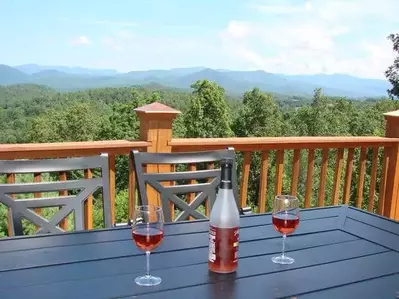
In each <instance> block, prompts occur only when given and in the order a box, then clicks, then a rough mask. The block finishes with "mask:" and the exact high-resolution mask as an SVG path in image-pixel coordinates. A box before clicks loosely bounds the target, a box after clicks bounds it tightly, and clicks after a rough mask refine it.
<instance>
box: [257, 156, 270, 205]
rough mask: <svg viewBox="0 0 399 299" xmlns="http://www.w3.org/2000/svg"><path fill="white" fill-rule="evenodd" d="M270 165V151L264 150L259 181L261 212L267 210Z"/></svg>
mask: <svg viewBox="0 0 399 299" xmlns="http://www.w3.org/2000/svg"><path fill="white" fill-rule="evenodd" d="M268 166H269V152H268V151H264V152H262V165H261V169H260V178H259V179H260V181H259V200H258V202H259V212H260V213H264V212H265V211H266V198H267V170H268Z"/></svg>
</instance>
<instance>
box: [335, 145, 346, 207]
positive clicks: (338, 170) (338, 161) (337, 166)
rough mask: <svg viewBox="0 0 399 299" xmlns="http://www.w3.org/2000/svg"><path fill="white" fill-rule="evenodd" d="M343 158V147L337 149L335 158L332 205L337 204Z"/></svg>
mask: <svg viewBox="0 0 399 299" xmlns="http://www.w3.org/2000/svg"><path fill="white" fill-rule="evenodd" d="M343 158H344V149H343V148H340V149H338V151H337V159H336V160H335V172H334V187H333V205H338V202H339V187H340V186H341V173H342V164H343Z"/></svg>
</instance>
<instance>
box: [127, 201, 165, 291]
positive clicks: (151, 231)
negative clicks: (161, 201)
mask: <svg viewBox="0 0 399 299" xmlns="http://www.w3.org/2000/svg"><path fill="white" fill-rule="evenodd" d="M132 238H133V240H134V242H135V243H136V245H137V247H138V248H139V249H141V250H143V251H145V255H146V261H147V272H146V274H145V275H143V276H139V277H136V279H135V280H134V281H135V282H136V283H137V284H138V285H140V286H155V285H158V284H160V283H161V281H162V279H161V278H160V277H157V276H152V275H150V253H151V251H152V250H154V249H155V248H157V247H158V246H159V245H160V244H161V242H162V239H163V212H162V208H161V207H158V206H151V205H143V206H138V207H137V208H136V209H135V211H134V216H133V223H132Z"/></svg>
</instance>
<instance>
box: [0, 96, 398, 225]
mask: <svg viewBox="0 0 399 299" xmlns="http://www.w3.org/2000/svg"><path fill="white" fill-rule="evenodd" d="M136 112H137V115H138V117H139V120H140V140H139V141H125V140H112V141H92V142H65V143H40V144H2V145H0V159H27V158H50V157H71V156H89V155H95V154H101V153H107V154H108V155H109V171H110V187H111V188H110V190H111V191H110V193H111V199H112V201H113V202H112V221H114V219H115V212H114V204H115V203H114V199H115V157H116V156H117V155H127V154H128V153H129V152H130V151H131V150H132V149H138V150H141V151H148V152H186V151H203V150H212V149H224V148H226V147H234V148H235V150H236V151H237V152H238V155H239V156H238V158H239V161H240V163H239V165H240V167H239V172H240V200H241V204H242V205H243V206H247V205H248V204H249V202H248V194H249V192H252V195H253V193H254V190H251V189H250V190H249V184H250V183H252V186H258V187H257V188H258V190H255V191H256V192H255V193H257V194H258V197H257V198H256V200H255V202H252V204H254V205H255V206H257V211H259V212H265V211H267V210H268V207H269V208H270V202H268V199H270V198H273V196H274V195H276V194H282V193H291V194H296V195H297V196H299V197H301V198H302V199H303V205H304V207H306V208H308V207H312V206H324V205H337V204H340V203H343V204H354V205H355V206H357V207H360V208H364V209H367V210H369V211H371V212H376V213H378V214H381V215H384V216H387V217H390V218H392V219H397V220H399V202H398V197H399V194H398V192H399V189H398V186H399V159H398V154H399V138H398V137H399V113H398V112H392V113H387V114H386V115H385V118H386V124H387V126H386V136H385V137H353V136H346V137H259V138H255V137H242V138H178V139H176V138H172V135H173V134H172V133H173V132H172V124H173V120H174V118H175V117H176V115H177V114H179V113H180V112H179V111H177V110H174V109H172V108H169V107H167V106H164V105H162V104H159V103H153V104H150V105H146V106H143V107H140V108H137V109H136ZM190 167H191V168H192V167H193V166H192V165H191V166H190ZM169 169H170V168H169V167H165V166H157V167H151V168H150V167H148V169H147V171H151V172H163V171H166V170H169ZM253 171H256V173H257V172H259V176H258V177H256V180H258V183H257V184H254V179H253V178H252V179H251V178H250V174H253ZM0 172H1V170H0ZM354 173H355V174H356V177H354V175H353V174H354ZM91 175H92V173H91V171H90V170H86V171H85V172H84V176H85V177H90V176H91ZM317 175H318V176H319V178H317ZM284 177H285V178H286V179H285V180H284ZM331 177H332V178H333V179H332V180H331V179H330V180H329V181H328V178H331ZM59 178H60V180H65V179H66V174H65V173H61V174H59ZM366 178H367V180H366ZM34 180H35V181H37V182H40V181H41V174H39V173H37V174H34ZM315 180H316V181H317V185H315ZM128 181H129V203H128V207H129V212H128V213H129V215H131V211H132V209H133V207H134V204H135V191H134V190H135V178H134V171H133V166H132V165H131V163H130V165H129V178H128ZM287 181H289V182H290V185H289V186H288V185H287V183H285V182H287ZM7 182H8V183H14V182H15V175H10V176H8V177H7ZM284 183H285V185H284ZM355 187H356V189H355ZM365 189H366V190H367V189H368V193H367V194H365V192H364V190H365ZM327 191H329V192H327ZM147 192H148V197H149V199H150V201H157V200H159V197H158V194H156V193H155V191H154V190H152V189H149V190H148V191H147ZM64 193H65V192H63V191H62V192H61V193H60V195H63V194H64ZM327 193H328V194H330V197H326V194H327ZM354 194H355V195H356V196H353V195H354ZM377 195H378V196H377ZM34 196H35V197H40V196H41V194H35V195H34ZM252 199H253V198H252ZM188 200H190V197H189V199H188ZM366 202H367V204H366ZM92 205H93V204H92V200H91V199H90V200H89V201H88V202H87V204H86V207H85V211H86V228H88V229H90V228H91V227H92V209H93V207H92ZM62 226H63V227H66V226H67V223H65V222H64V223H62Z"/></svg>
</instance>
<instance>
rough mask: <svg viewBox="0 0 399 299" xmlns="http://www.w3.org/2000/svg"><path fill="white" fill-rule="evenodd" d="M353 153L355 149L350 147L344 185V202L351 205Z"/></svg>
mask: <svg viewBox="0 0 399 299" xmlns="http://www.w3.org/2000/svg"><path fill="white" fill-rule="evenodd" d="M353 154H354V149H353V148H349V149H348V160H347V162H346V174H345V185H344V199H343V202H344V204H346V205H349V199H350V192H351V183H352V171H353Z"/></svg>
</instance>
